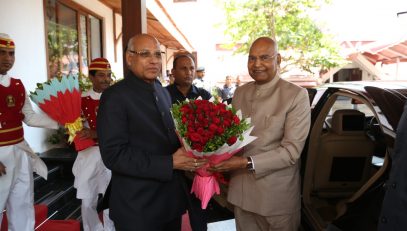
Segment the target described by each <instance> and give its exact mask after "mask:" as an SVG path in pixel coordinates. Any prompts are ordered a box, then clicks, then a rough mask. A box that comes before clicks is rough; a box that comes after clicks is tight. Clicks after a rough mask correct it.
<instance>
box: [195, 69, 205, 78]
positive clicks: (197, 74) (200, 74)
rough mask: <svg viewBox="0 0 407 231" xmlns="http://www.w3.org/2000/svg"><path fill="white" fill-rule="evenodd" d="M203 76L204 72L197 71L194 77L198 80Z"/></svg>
mask: <svg viewBox="0 0 407 231" xmlns="http://www.w3.org/2000/svg"><path fill="white" fill-rule="evenodd" d="M204 76H205V71H197V72H196V77H198V78H199V79H202V78H203V77H204Z"/></svg>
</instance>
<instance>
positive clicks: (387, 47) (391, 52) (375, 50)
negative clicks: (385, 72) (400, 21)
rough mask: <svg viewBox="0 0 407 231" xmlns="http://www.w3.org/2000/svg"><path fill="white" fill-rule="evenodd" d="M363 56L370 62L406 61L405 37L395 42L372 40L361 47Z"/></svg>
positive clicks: (406, 43)
mask: <svg viewBox="0 0 407 231" xmlns="http://www.w3.org/2000/svg"><path fill="white" fill-rule="evenodd" d="M362 55H363V56H365V57H366V58H367V59H368V60H369V61H370V62H372V63H373V64H376V63H377V62H381V63H383V64H392V63H399V62H407V39H401V40H398V41H395V42H387V43H383V42H380V43H379V42H372V43H369V44H367V45H366V46H365V47H363V53H362Z"/></svg>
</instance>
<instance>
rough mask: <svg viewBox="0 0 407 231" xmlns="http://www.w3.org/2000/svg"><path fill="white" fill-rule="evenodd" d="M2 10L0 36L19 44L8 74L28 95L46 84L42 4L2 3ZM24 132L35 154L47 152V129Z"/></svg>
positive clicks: (2, 0) (32, 0)
mask: <svg viewBox="0 0 407 231" xmlns="http://www.w3.org/2000/svg"><path fill="white" fill-rule="evenodd" d="M0 6H2V12H1V14H0V32H2V33H7V34H9V35H10V36H11V38H12V39H13V40H14V42H15V44H16V49H15V56H16V61H15V63H14V66H13V68H12V69H11V70H10V71H9V74H10V75H12V76H14V77H17V78H20V79H21V81H22V82H23V83H24V86H25V88H26V91H27V92H29V91H32V90H34V88H35V87H36V83H37V82H44V81H46V80H47V67H46V53H45V34H44V33H45V32H44V30H45V28H44V16H43V1H42V0H17V1H10V0H0ZM5 6H7V9H6V7H5ZM24 132H25V138H26V140H27V141H28V143H29V144H30V145H31V147H32V148H33V150H34V151H36V152H42V151H45V150H46V149H48V147H47V143H46V142H45V140H46V138H47V134H46V133H47V131H46V130H45V129H39V128H31V127H27V126H25V127H24ZM48 132H49V131H48Z"/></svg>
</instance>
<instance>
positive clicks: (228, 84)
mask: <svg viewBox="0 0 407 231" xmlns="http://www.w3.org/2000/svg"><path fill="white" fill-rule="evenodd" d="M225 85H226V86H228V87H229V86H231V85H232V77H230V76H227V77H226V80H225Z"/></svg>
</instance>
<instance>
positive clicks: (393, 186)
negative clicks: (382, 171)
mask: <svg viewBox="0 0 407 231" xmlns="http://www.w3.org/2000/svg"><path fill="white" fill-rule="evenodd" d="M406 140H407V101H406V103H405V104H404V111H403V114H402V115H401V118H400V121H399V124H398V126H397V135H396V142H395V145H394V152H393V158H392V160H393V161H392V168H391V172H390V177H389V180H388V181H387V183H386V186H387V187H386V188H387V191H386V195H385V196H384V201H383V207H382V211H381V216H380V220H379V229H378V230H380V231H387V230H389V231H390V230H406V228H407V167H406V166H407V143H406Z"/></svg>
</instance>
